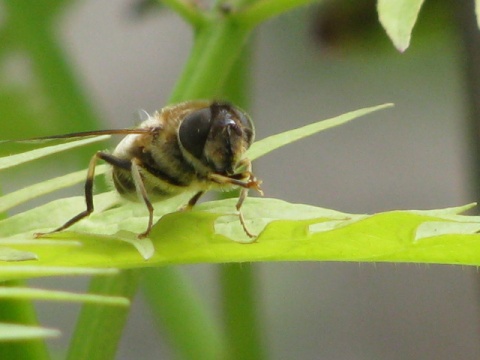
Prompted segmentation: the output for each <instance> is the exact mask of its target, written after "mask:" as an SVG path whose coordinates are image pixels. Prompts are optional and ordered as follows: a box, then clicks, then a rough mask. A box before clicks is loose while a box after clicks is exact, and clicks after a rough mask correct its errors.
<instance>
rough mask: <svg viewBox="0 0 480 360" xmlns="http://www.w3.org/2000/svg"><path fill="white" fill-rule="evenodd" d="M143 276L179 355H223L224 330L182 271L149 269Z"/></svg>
mask: <svg viewBox="0 0 480 360" xmlns="http://www.w3.org/2000/svg"><path fill="white" fill-rule="evenodd" d="M142 280H143V285H144V286H143V293H144V294H145V297H146V299H147V301H148V302H149V304H150V308H151V309H152V311H153V315H154V319H155V320H156V321H157V323H160V324H161V325H162V326H163V327H165V329H167V330H168V335H169V340H170V342H171V343H172V345H174V348H175V349H176V351H177V353H178V354H179V355H180V356H179V358H181V359H186V360H189V359H191V360H196V359H205V360H216V359H220V358H222V356H221V355H222V354H223V350H224V349H223V347H222V343H223V338H222V337H221V335H220V334H221V332H220V330H219V329H218V328H217V326H216V324H215V323H214V322H213V321H212V316H210V314H207V312H206V311H205V307H204V306H203V304H202V302H201V301H200V299H199V297H198V294H196V293H195V292H194V291H193V289H192V288H191V287H190V286H189V284H188V281H187V279H185V278H184V277H183V276H182V275H181V273H180V272H178V271H176V269H174V268H170V267H166V268H157V269H146V270H145V271H144V272H143V278H142Z"/></svg>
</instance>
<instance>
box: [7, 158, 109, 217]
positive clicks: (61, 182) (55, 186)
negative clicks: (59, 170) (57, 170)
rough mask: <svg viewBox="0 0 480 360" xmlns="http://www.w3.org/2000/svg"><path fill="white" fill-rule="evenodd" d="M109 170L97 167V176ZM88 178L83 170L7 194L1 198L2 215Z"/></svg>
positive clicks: (104, 167)
mask: <svg viewBox="0 0 480 360" xmlns="http://www.w3.org/2000/svg"><path fill="white" fill-rule="evenodd" d="M1 160H2V159H0V161H1ZM109 168H110V167H109V166H108V165H105V164H103V165H97V167H96V168H95V176H98V175H101V174H105V173H106V172H107V171H108V169H109ZM86 177H87V170H86V169H83V170H80V171H76V172H73V173H70V174H67V175H63V176H59V177H56V178H53V179H50V180H46V181H43V182H41V183H38V184H34V185H31V186H27V187H25V188H23V189H20V190H17V191H14V192H11V193H9V194H6V195H4V196H2V197H1V198H0V213H2V212H4V211H7V210H10V209H11V208H13V207H15V206H18V205H20V204H23V203H25V202H27V201H29V200H32V199H35V198H37V197H40V196H42V195H46V194H49V193H51V192H54V191H57V190H60V189H63V188H67V187H69V186H72V185H75V184H78V183H80V182H84V181H85V179H86Z"/></svg>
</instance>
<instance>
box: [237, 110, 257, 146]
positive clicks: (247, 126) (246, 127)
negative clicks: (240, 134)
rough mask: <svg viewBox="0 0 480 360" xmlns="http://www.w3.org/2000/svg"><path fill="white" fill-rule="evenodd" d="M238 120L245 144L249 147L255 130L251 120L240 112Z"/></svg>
mask: <svg viewBox="0 0 480 360" xmlns="http://www.w3.org/2000/svg"><path fill="white" fill-rule="evenodd" d="M238 119H239V120H240V123H241V125H242V128H243V131H244V133H245V135H246V137H247V139H246V140H247V143H248V144H249V145H250V144H251V143H252V142H253V138H254V136H255V129H254V127H253V122H252V119H250V117H249V116H248V115H247V114H245V113H243V112H241V111H240V113H239V116H238Z"/></svg>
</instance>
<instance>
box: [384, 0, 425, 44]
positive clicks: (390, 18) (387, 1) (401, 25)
mask: <svg viewBox="0 0 480 360" xmlns="http://www.w3.org/2000/svg"><path fill="white" fill-rule="evenodd" d="M422 4H423V0H378V3H377V9H378V16H379V18H380V23H381V24H382V26H383V27H384V28H385V30H386V32H387V34H388V36H389V37H390V39H391V40H392V42H393V44H394V45H395V47H396V48H397V49H398V50H399V51H401V52H403V51H405V50H406V49H407V48H408V46H409V45H410V37H411V34H412V30H413V26H414V25H415V22H416V21H417V17H418V13H419V12H420V8H421V7H422Z"/></svg>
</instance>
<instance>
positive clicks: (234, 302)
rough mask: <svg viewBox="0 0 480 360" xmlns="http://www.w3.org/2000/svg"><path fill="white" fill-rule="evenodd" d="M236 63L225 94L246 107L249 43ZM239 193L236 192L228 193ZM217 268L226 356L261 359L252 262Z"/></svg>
mask: <svg viewBox="0 0 480 360" xmlns="http://www.w3.org/2000/svg"><path fill="white" fill-rule="evenodd" d="M249 45H250V46H246V47H245V50H244V51H243V53H242V56H241V57H240V58H238V59H237V61H236V62H235V64H234V66H233V68H232V71H231V72H230V75H229V77H228V79H227V82H226V84H225V97H226V98H227V99H229V100H231V101H232V102H233V103H235V104H238V105H240V106H241V107H243V108H245V109H247V108H248V107H249V103H250V91H249V90H250V89H251V73H250V69H251V68H252V61H251V60H252V56H251V53H252V51H251V50H252V44H249ZM228 194H229V195H231V196H238V192H237V191H235V192H231V193H228ZM219 270H220V285H221V298H222V302H221V304H222V313H223V325H224V330H225V334H226V341H227V344H226V348H227V354H228V358H229V359H263V358H265V351H264V348H263V346H262V340H263V339H262V336H261V326H260V324H259V323H260V319H259V317H258V313H259V311H258V304H257V296H256V294H255V289H256V281H255V279H256V276H255V267H254V266H252V265H251V264H223V265H221V266H220V268H219Z"/></svg>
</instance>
